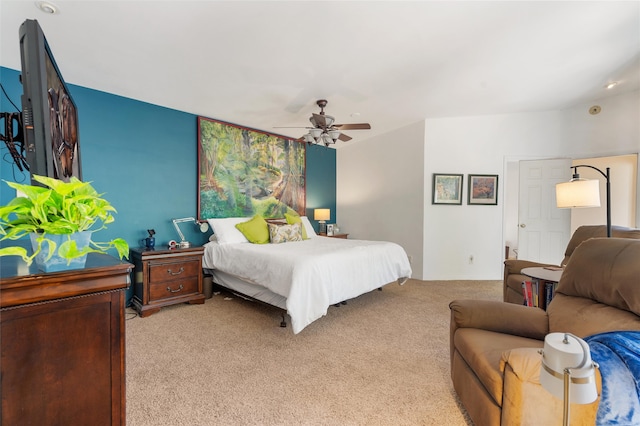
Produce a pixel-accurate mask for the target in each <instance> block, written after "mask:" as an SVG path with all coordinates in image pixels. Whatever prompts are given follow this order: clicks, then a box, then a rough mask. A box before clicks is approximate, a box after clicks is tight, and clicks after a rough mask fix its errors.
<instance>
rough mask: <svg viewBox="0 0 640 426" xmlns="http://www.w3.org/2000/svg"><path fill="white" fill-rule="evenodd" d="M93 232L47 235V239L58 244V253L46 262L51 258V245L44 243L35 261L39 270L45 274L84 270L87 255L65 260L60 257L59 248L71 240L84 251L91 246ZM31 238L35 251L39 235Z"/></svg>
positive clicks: (32, 235) (31, 235)
mask: <svg viewBox="0 0 640 426" xmlns="http://www.w3.org/2000/svg"><path fill="white" fill-rule="evenodd" d="M91 232H92V231H83V232H76V233H73V234H45V238H47V239H49V240H52V241H53V242H55V243H56V251H55V253H53V256H51V258H49V259H48V260H45V259H46V258H47V257H48V256H49V245H48V244H47V243H46V242H43V243H42V250H41V251H40V253H38V254H37V255H36V259H35V262H36V265H37V266H38V269H40V270H41V271H44V272H58V271H68V270H71V269H82V268H84V265H85V262H86V261H87V255H86V254H85V255H83V256H80V257H76V258H73V259H65V258H63V257H60V256H59V255H58V248H59V247H60V245H61V244H62V243H64V242H66V241H68V240H69V238H71V240H73V241H75V242H76V246H77V247H78V250H82V249H83V248H85V247H87V246H88V245H89V242H90V241H91ZM29 236H30V238H31V246H32V248H33V250H34V251H35V250H36V248H37V247H38V242H37V241H36V239H37V238H38V234H30V235H29Z"/></svg>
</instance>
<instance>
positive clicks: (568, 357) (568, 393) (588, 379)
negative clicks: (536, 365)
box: [540, 333, 598, 426]
mask: <svg viewBox="0 0 640 426" xmlns="http://www.w3.org/2000/svg"><path fill="white" fill-rule="evenodd" d="M569 338H571V340H570V339H569ZM540 352H541V353H542V365H541V367H540V384H541V385H542V387H543V388H544V389H546V390H547V391H548V392H550V393H551V394H552V395H553V396H555V397H556V398H558V399H562V400H563V403H564V404H563V412H562V424H563V425H565V426H568V425H569V418H570V414H571V413H570V411H569V410H570V404H571V403H574V404H590V403H592V402H593V401H595V400H596V399H597V398H598V389H597V388H596V378H595V371H596V368H598V364H597V363H595V362H593V361H592V360H591V351H590V350H589V345H587V342H585V341H584V340H582V339H581V338H579V337H577V336H575V335H573V334H571V333H549V334H547V335H546V336H545V338H544V348H543V349H542V350H541V351H540Z"/></svg>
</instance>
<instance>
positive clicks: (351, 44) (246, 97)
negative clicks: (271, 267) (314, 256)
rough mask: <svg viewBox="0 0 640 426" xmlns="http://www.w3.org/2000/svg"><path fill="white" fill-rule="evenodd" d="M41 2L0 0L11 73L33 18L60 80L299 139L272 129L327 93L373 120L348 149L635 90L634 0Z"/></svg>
mask: <svg viewBox="0 0 640 426" xmlns="http://www.w3.org/2000/svg"><path fill="white" fill-rule="evenodd" d="M35 3H36V2H34V1H29V0H24V1H12V0H2V1H1V2H0V28H1V29H0V37H1V38H0V49H1V50H0V65H2V66H5V67H8V68H12V69H20V52H19V44H18V28H19V26H20V24H21V23H22V22H23V21H24V20H25V19H37V20H38V21H39V23H40V25H41V27H42V28H43V30H44V33H45V35H46V37H47V40H48V42H49V45H50V47H51V49H52V51H53V53H54V55H55V58H56V61H57V63H58V67H59V68H60V70H61V72H62V74H63V76H64V78H65V80H66V81H67V83H72V84H76V85H80V86H85V87H89V88H92V89H96V90H100V91H104V92H108V93H113V94H117V95H121V96H125V97H128V98H133V99H137V100H141V101H145V102H149V103H152V104H157V105H162V106H166V107H169V108H174V109H177V110H181V111H186V112H189V113H193V114H197V115H202V116H206V117H210V118H216V119H220V120H224V121H229V122H233V123H237V124H241V125H244V126H247V127H253V128H257V129H261V130H265V131H269V132H277V133H281V134H284V135H287V136H293V137H299V136H302V134H304V133H305V131H304V129H276V128H275V127H276V126H300V127H304V126H307V125H308V124H309V122H308V117H309V116H310V115H311V113H312V112H319V109H318V107H317V106H316V104H315V101H316V100H317V99H321V98H326V99H328V100H329V104H328V106H327V108H326V112H327V113H328V114H330V115H333V116H334V117H335V118H336V122H337V123H356V122H369V123H371V125H372V129H371V130H352V131H346V132H345V133H347V134H348V135H350V136H352V137H353V138H354V140H353V141H351V142H346V143H349V144H351V143H355V142H358V141H362V140H364V139H367V138H369V137H372V136H374V135H378V134H382V133H386V132H389V131H391V130H394V129H396V128H399V127H402V126H405V125H408V124H411V123H414V122H417V121H420V120H423V119H425V118H432V117H446V116H462V115H483V114H500V113H513V112H530V111H544V110H555V109H564V108H568V107H571V106H574V105H576V104H581V103H585V102H591V101H593V100H595V99H599V98H603V97H606V96H612V95H618V94H620V93H623V92H628V91H632V90H636V89H638V88H639V87H640V2H639V1H625V2H614V1H595V2H582V1H568V2H561V1H553V2H541V1H519V2H518V1H514V2H497V1H471V2H456V1H411V2H403V1H350V2H347V1H253V2H249V1H177V0H176V1H157V0H156V1H93V0H84V1H66V0H53V3H54V4H55V5H57V6H58V7H59V12H58V13H57V14H54V15H49V14H45V13H44V12H42V11H40V10H39V9H38V8H37V7H36V5H35ZM610 81H619V82H620V84H619V85H618V86H616V87H615V88H613V89H611V90H606V89H605V88H604V86H605V84H606V83H608V82H610ZM17 101H19V100H15V99H14V102H16V103H17ZM339 144H345V142H339Z"/></svg>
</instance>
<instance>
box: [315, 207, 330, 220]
mask: <svg viewBox="0 0 640 426" xmlns="http://www.w3.org/2000/svg"><path fill="white" fill-rule="evenodd" d="M330 218H331V210H330V209H314V210H313V219H314V220H329V219H330Z"/></svg>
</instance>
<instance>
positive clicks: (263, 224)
mask: <svg viewBox="0 0 640 426" xmlns="http://www.w3.org/2000/svg"><path fill="white" fill-rule="evenodd" d="M236 228H238V230H239V231H240V232H242V235H244V236H245V237H246V239H247V240H249V242H251V243H253V244H267V243H268V242H269V227H268V226H267V221H266V220H264V219H263V217H262V216H260V215H255V216H254V217H253V218H251V219H250V220H248V221H247V222H242V223H238V224H237V225H236Z"/></svg>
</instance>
